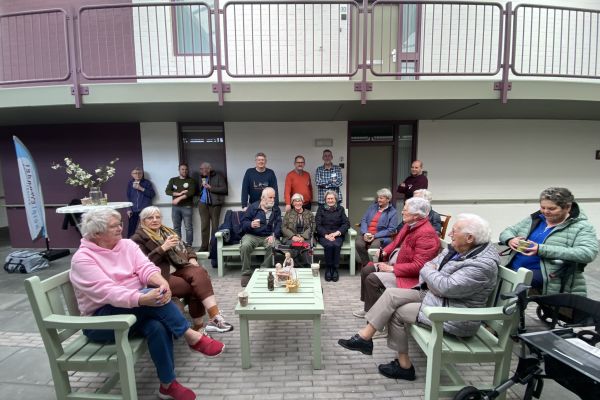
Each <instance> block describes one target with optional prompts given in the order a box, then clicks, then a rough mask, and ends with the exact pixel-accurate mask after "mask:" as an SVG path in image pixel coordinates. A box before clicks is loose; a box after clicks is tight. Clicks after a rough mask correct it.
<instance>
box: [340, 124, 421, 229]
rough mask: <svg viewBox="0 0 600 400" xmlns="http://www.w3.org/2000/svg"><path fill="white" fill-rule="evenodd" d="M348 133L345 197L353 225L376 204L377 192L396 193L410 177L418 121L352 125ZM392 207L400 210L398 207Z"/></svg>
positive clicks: (396, 205) (349, 126)
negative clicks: (374, 202) (386, 189)
mask: <svg viewBox="0 0 600 400" xmlns="http://www.w3.org/2000/svg"><path fill="white" fill-rule="evenodd" d="M348 130H349V132H348V136H349V138H348V139H349V140H348V143H349V144H348V193H347V197H346V198H347V206H348V214H349V215H348V217H349V218H350V223H351V224H352V225H354V224H357V223H359V222H360V219H361V218H362V215H363V214H364V212H365V210H366V209H367V207H368V206H369V205H370V204H371V203H372V202H373V201H375V193H376V192H377V190H379V189H381V188H388V189H390V190H391V191H392V194H395V192H396V188H397V187H398V185H399V184H400V182H402V181H403V180H404V178H405V177H406V176H408V175H409V174H410V164H411V162H412V160H413V159H414V158H415V155H416V122H350V123H349V125H348ZM394 198H395V197H394ZM393 204H394V206H395V207H396V209H398V204H396V202H393ZM400 205H401V204H400Z"/></svg>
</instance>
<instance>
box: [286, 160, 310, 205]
mask: <svg viewBox="0 0 600 400" xmlns="http://www.w3.org/2000/svg"><path fill="white" fill-rule="evenodd" d="M305 162H306V161H305V160H304V156H301V155H297V156H296V158H294V169H293V170H291V171H290V172H289V173H288V174H287V176H286V177H285V191H284V193H283V198H284V200H285V211H286V212H288V211H290V210H291V209H292V196H293V195H294V194H295V193H299V194H301V195H302V197H303V198H304V202H303V203H302V207H304V208H305V209H306V210H310V206H311V202H312V193H313V190H312V183H311V181H310V174H309V173H308V172H306V171H305V170H304V165H305Z"/></svg>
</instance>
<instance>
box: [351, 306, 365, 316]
mask: <svg viewBox="0 0 600 400" xmlns="http://www.w3.org/2000/svg"><path fill="white" fill-rule="evenodd" d="M366 314H367V312H366V311H365V310H364V309H363V308H361V309H360V310H356V311H354V312H353V313H352V315H354V316H355V317H356V318H364V317H365V315H366Z"/></svg>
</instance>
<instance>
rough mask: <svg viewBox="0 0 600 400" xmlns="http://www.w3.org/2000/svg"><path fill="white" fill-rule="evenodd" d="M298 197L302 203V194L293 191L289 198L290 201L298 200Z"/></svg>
mask: <svg viewBox="0 0 600 400" xmlns="http://www.w3.org/2000/svg"><path fill="white" fill-rule="evenodd" d="M298 199H300V201H302V203H304V196H302V195H301V194H300V193H294V195H293V196H292V198H291V201H294V200H298Z"/></svg>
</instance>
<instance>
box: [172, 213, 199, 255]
mask: <svg viewBox="0 0 600 400" xmlns="http://www.w3.org/2000/svg"><path fill="white" fill-rule="evenodd" d="M192 215H193V213H192V207H191V206H190V207H186V206H173V207H172V208H171V218H172V219H173V229H174V230H175V232H177V234H178V235H179V237H180V238H181V240H183V236H181V220H182V219H183V224H184V225H185V243H186V244H187V245H188V246H191V245H192V243H193V242H194V225H193V223H194V221H193V216H192Z"/></svg>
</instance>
